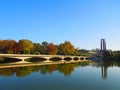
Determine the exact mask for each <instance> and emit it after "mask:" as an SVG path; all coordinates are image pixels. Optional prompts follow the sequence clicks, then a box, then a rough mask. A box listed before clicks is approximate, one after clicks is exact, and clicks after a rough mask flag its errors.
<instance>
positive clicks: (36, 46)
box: [32, 43, 41, 54]
mask: <svg viewBox="0 0 120 90" xmlns="http://www.w3.org/2000/svg"><path fill="white" fill-rule="evenodd" d="M40 50H41V45H40V43H34V44H33V49H32V53H33V54H40Z"/></svg>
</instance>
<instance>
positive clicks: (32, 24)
mask: <svg viewBox="0 0 120 90" xmlns="http://www.w3.org/2000/svg"><path fill="white" fill-rule="evenodd" d="M101 38H105V39H106V42H107V48H109V49H113V50H120V0H0V39H2V40H3V39H14V40H16V41H18V40H20V39H29V40H32V41H33V42H39V43H41V42H43V41H47V42H49V43H50V42H53V43H55V44H60V43H63V42H64V41H66V40H67V41H70V42H71V43H72V44H73V45H75V47H79V48H82V49H95V48H99V47H100V39H101Z"/></svg>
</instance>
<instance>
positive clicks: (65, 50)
mask: <svg viewBox="0 0 120 90" xmlns="http://www.w3.org/2000/svg"><path fill="white" fill-rule="evenodd" d="M58 49H59V52H58V54H62V55H72V54H74V50H75V48H74V46H73V45H72V44H71V43H70V42H69V41H65V42H64V43H62V44H60V45H59V47H58Z"/></svg>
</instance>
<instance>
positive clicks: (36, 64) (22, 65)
mask: <svg viewBox="0 0 120 90" xmlns="http://www.w3.org/2000/svg"><path fill="white" fill-rule="evenodd" d="M88 61H90V60H82V61H59V62H36V63H20V64H18V63H10V64H8V63H7V64H0V68H12V67H26V66H40V65H51V64H65V63H77V62H88Z"/></svg>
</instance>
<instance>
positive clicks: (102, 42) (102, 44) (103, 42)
mask: <svg viewBox="0 0 120 90" xmlns="http://www.w3.org/2000/svg"><path fill="white" fill-rule="evenodd" d="M100 47H101V51H106V42H105V39H101V42H100Z"/></svg>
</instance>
